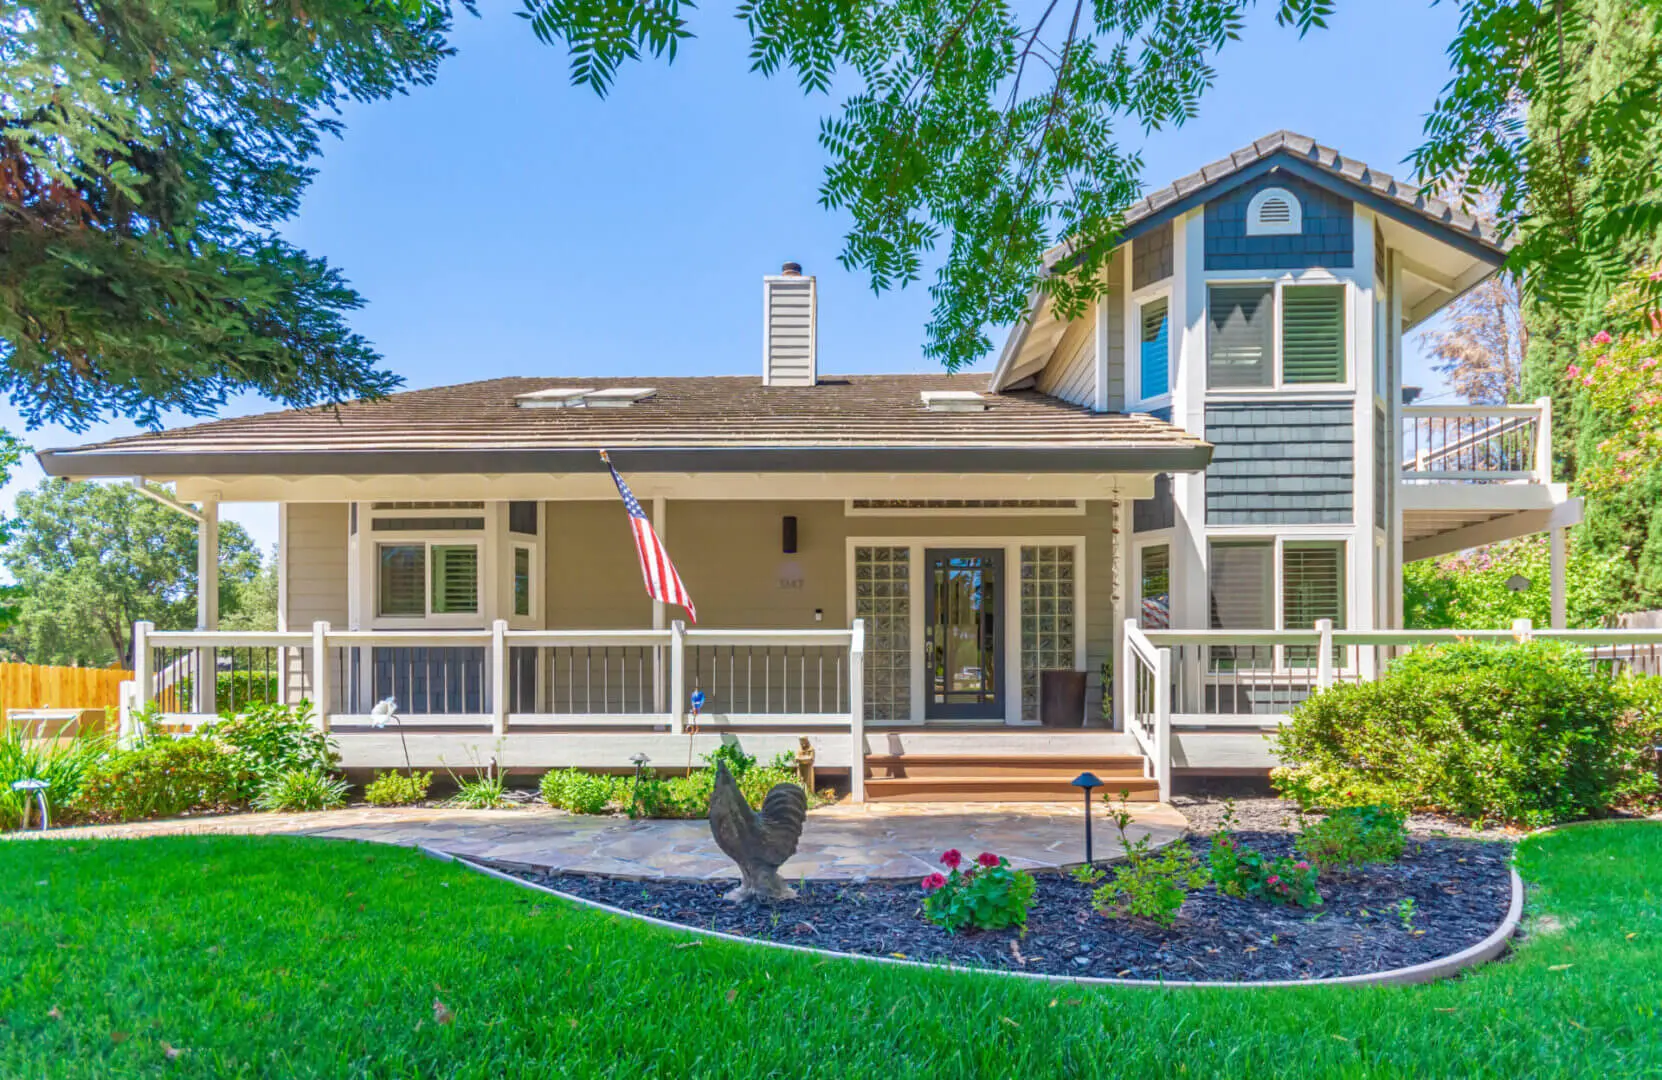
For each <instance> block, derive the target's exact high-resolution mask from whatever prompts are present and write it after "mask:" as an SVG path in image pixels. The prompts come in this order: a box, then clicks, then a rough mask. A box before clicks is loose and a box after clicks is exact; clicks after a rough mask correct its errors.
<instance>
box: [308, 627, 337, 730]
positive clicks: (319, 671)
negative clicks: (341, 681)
mask: <svg viewBox="0 0 1662 1080" xmlns="http://www.w3.org/2000/svg"><path fill="white" fill-rule="evenodd" d="M311 681H312V685H311V691H312V708H314V709H316V710H317V726H318V728H319V729H321V730H323V731H328V730H329V708H330V702H329V624H328V623H326V622H314V623H312V680H311ZM343 689H344V688H343Z"/></svg>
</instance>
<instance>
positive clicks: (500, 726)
mask: <svg viewBox="0 0 1662 1080" xmlns="http://www.w3.org/2000/svg"><path fill="white" fill-rule="evenodd" d="M490 661H491V735H492V736H493V737H494V738H498V739H500V738H502V737H503V736H504V735H506V734H508V620H507V619H497V620H496V621H495V622H493V623H491V649H490Z"/></svg>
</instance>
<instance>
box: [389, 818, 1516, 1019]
mask: <svg viewBox="0 0 1662 1080" xmlns="http://www.w3.org/2000/svg"><path fill="white" fill-rule="evenodd" d="M416 850H417V851H419V852H421V853H422V854H423V855H426V856H427V857H428V858H430V859H436V860H438V861H439V862H453V863H458V864H460V865H461V866H463V867H465V868H466V869H468V870H471V871H473V872H474V873H477V874H483V875H484V876H486V877H492V878H498V879H500V880H502V881H507V882H511V883H512V884H514V885H518V886H520V887H521V888H525V889H530V890H532V891H533V892H540V893H546V894H548V895H549V896H554V897H558V898H559V899H561V900H566V901H569V902H571V903H573V904H579V905H581V906H583V907H587V908H592V909H593V910H595V911H603V912H606V913H607V914H609V915H621V916H623V917H625V918H629V919H634V920H636V921H638V922H643V923H647V924H650V925H652V926H661V927H665V928H667V929H670V930H680V931H682V932H684V933H688V934H697V935H699V936H701V937H710V938H718V939H721V940H723V941H732V942H737V943H739V944H741V945H752V946H763V947H766V948H771V949H784V950H788V951H790V952H798V953H808V954H811V955H814V956H825V957H835V958H838V959H843V960H857V961H865V962H868V963H876V964H895V965H899V966H901V967H913V968H922V969H925V970H929V971H952V972H963V973H966V974H975V975H1001V976H1006V977H1009V978H1016V979H1031V980H1036V981H1039V982H1053V983H1072V984H1076V985H1085V986H1142V987H1174V988H1175V987H1184V988H1195V989H1206V988H1213V987H1219V988H1233V989H1257V988H1275V987H1292V986H1410V985H1413V984H1416V983H1425V982H1434V981H1436V980H1438V979H1446V978H1448V977H1450V976H1452V975H1456V974H1459V973H1460V972H1462V971H1465V970H1467V969H1469V968H1473V967H1477V966H1478V965H1480V964H1486V963H1488V962H1489V961H1490V960H1493V959H1494V958H1495V957H1497V956H1499V955H1500V954H1501V953H1502V952H1504V951H1505V950H1506V946H1507V943H1508V942H1509V941H1510V940H1511V939H1512V936H1513V935H1514V934H1516V933H1517V931H1518V925H1519V924H1520V923H1521V922H1522V920H1523V903H1524V883H1523V878H1521V877H1519V876H1518V871H1517V868H1516V867H1513V866H1508V867H1507V872H1508V874H1509V875H1510V877H1511V881H1512V899H1511V901H1510V903H1508V905H1507V908H1506V917H1505V918H1504V919H1502V920H1501V923H1500V925H1499V926H1497V927H1496V928H1495V929H1494V930H1493V931H1491V932H1490V934H1489V935H1488V936H1487V937H1485V938H1484V939H1483V940H1482V941H1479V942H1478V943H1477V944H1475V945H1470V946H1467V947H1466V948H1464V949H1461V950H1460V951H1459V952H1457V953H1452V954H1450V955H1449V956H1444V957H1439V958H1438V959H1435V960H1427V961H1425V962H1424V963H1420V964H1413V965H1411V966H1409V967H1403V968H1393V969H1391V970H1389V971H1375V972H1369V973H1367V974H1363V975H1338V976H1334V977H1332V978H1327V979H1267V980H1264V981H1261V982H1229V981H1222V980H1217V981H1206V980H1179V979H1172V980H1151V979H1116V978H1111V977H1105V976H1094V975H1047V974H1041V973H1039V972H1028V971H1007V970H1002V969H998V968H970V967H962V966H960V965H957V964H931V963H925V962H924V961H921V960H902V959H899V958H897V957H891V956H868V955H865V954H862V953H846V952H837V951H835V950H833V949H818V948H815V947H813V946H812V945H793V944H791V943H790V942H786V941H767V940H765V939H762V938H752V937H745V936H743V935H741V934H729V933H725V932H723V931H720V930H707V929H702V928H700V927H696V926H688V925H687V924H686V923H678V922H671V921H669V920H668V919H659V918H655V917H653V916H651V915H642V914H640V913H638V912H634V911H626V910H624V909H623V908H619V907H613V906H612V905H610V904H603V903H600V902H599V901H597V900H590V899H587V898H586V897H581V896H573V895H572V894H570V893H566V892H561V891H560V890H558V889H553V888H550V887H548V886H547V885H539V884H537V883H536V882H534V881H526V880H525V879H524V878H520V877H515V876H514V875H513V874H509V873H505V872H503V871H501V870H498V869H496V868H495V867H491V866H485V865H483V864H482V863H477V862H474V861H473V860H472V859H469V858H467V857H465V856H457V855H452V854H450V853H449V852H445V851H439V850H437V849H434V848H429V847H425V846H422V845H417V846H416Z"/></svg>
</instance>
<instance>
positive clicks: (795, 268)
mask: <svg viewBox="0 0 1662 1080" xmlns="http://www.w3.org/2000/svg"><path fill="white" fill-rule="evenodd" d="M779 272H780V273H781V274H784V275H785V276H786V277H801V276H802V264H801V263H799V262H788V263H786V264H785V265H784V266H782V267H780V268H779Z"/></svg>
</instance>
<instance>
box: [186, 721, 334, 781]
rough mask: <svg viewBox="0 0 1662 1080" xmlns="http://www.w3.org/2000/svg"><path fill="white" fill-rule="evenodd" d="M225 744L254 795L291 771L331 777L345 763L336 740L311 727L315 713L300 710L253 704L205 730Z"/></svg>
mask: <svg viewBox="0 0 1662 1080" xmlns="http://www.w3.org/2000/svg"><path fill="white" fill-rule="evenodd" d="M203 734H204V735H207V736H211V737H213V738H216V739H218V740H220V741H221V742H223V743H224V744H225V746H226V749H227V750H228V752H229V753H230V755H231V760H232V762H233V766H234V768H235V769H236V770H237V771H238V772H239V773H241V774H243V775H245V776H246V777H248V778H249V779H248V790H247V792H246V794H248V795H253V794H255V793H257V792H259V791H261V790H263V789H264V788H265V787H266V785H268V784H269V783H271V782H272V781H273V780H275V779H277V778H278V777H279V776H283V775H285V774H287V773H291V772H304V773H316V774H319V775H322V774H324V773H328V772H331V771H332V770H333V769H334V768H335V765H336V764H337V763H338V762H339V761H340V755H339V754H337V753H336V752H335V744H334V740H332V739H331V738H330V737H329V736H328V734H327V733H325V732H323V731H321V730H319V729H318V728H317V727H316V726H315V725H314V724H313V723H312V708H311V705H310V704H308V703H306V702H301V703H300V704H299V705H270V704H256V705H250V706H248V707H247V708H245V709H243V710H242V711H241V712H238V713H236V714H235V715H228V716H226V717H225V718H224V719H222V720H220V721H219V722H217V723H215V724H213V725H211V726H210V727H207V728H205V729H203Z"/></svg>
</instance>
